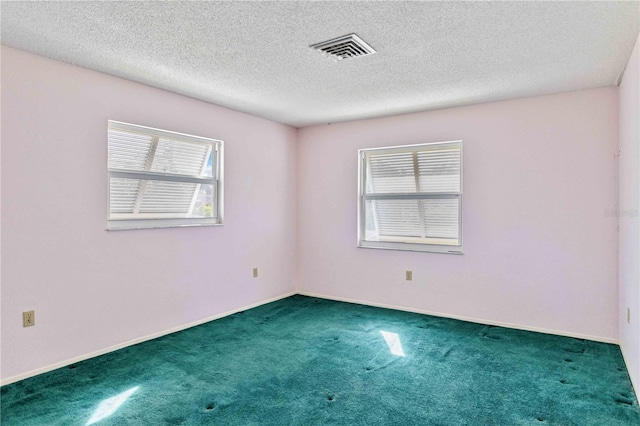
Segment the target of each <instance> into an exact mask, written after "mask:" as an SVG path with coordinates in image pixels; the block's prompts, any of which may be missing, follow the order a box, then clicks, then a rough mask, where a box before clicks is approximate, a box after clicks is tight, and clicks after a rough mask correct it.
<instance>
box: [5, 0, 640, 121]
mask: <svg viewBox="0 0 640 426" xmlns="http://www.w3.org/2000/svg"><path fill="white" fill-rule="evenodd" d="M638 22H639V6H638V2H637V1H631V2H612V1H610V2H277V3H276V2H177V1H175V2H6V1H3V2H1V24H2V44H5V45H7V46H11V47H15V48H18V49H22V50H26V51H29V52H33V53H36V54H39V55H43V56H47V57H50V58H54V59H57V60H61V61H64V62H69V63H73V64H77V65H80V66H83V67H87V68H91V69H95V70H98V71H102V72H105V73H108V74H113V75H117V76H120V77H124V78H127V79H130V80H134V81H138V82H141V83H145V84H148V85H151V86H156V87H160V88H163V89H167V90H170V91H174V92H178V93H181V94H184V95H188V96H192V97H194V98H198V99H202V100H205V101H209V102H212V103H215V104H218V105H223V106H226V107H229V108H233V109H237V110H240V111H245V112H248V113H251V114H254V115H257V116H261V117H265V118H269V119H272V120H275V121H279V122H282V123H287V124H291V125H293V126H296V127H302V126H306V125H311V124H317V123H327V122H336V121H344V120H351V119H358V118H365V117H375V116H382V115H391V114H399V113H405V112H412V111H420V110H427V109H434V108H443V107H448V106H455V105H464V104H471V103H478V102H486V101H493V100H499V99H509V98H518V97H526V96H535V95H541V94H548V93H557V92H563V91H569V90H577V89H586V88H593V87H600V86H610V85H615V84H616V83H617V79H618V77H619V75H620V73H621V72H622V70H623V69H624V66H625V64H626V62H627V60H628V58H629V55H630V54H631V50H632V48H633V44H634V42H635V40H636V38H637V36H638V31H639V24H638ZM349 33H356V34H358V36H360V37H361V38H362V39H364V41H366V42H367V43H369V44H370V45H371V46H372V47H373V48H374V49H376V50H377V52H378V53H376V54H374V55H370V56H366V57H362V58H353V59H346V60H343V61H339V62H334V61H333V60H331V59H329V58H327V57H325V56H322V55H321V54H319V53H318V52H316V51H314V50H312V49H310V48H309V47H308V46H309V45H310V44H313V43H317V42H320V41H324V40H327V39H331V38H334V37H338V36H342V35H345V34H349Z"/></svg>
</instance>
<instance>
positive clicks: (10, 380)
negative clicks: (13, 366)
mask: <svg viewBox="0 0 640 426" xmlns="http://www.w3.org/2000/svg"><path fill="white" fill-rule="evenodd" d="M295 294H296V292H295V291H292V292H289V293H284V294H281V295H279V296H276V297H272V298H270V299H267V300H262V301H260V302H256V303H252V304H250V305H246V306H243V307H241V308H237V309H233V310H231V311H227V312H223V313H221V314H217V315H213V316H210V317H208V318H203V319H201V320H198V321H194V322H191V323H188V324H184V325H180V326H178V327H173V328H170V329H168V330H164V331H160V332H158V333H153V334H149V335H147V336H144V337H139V338H137V339H133V340H129V341H127V342H124V343H119V344H117V345H113V346H109V347H108V348H104V349H100V350H97V351H94V352H91V353H88V354H84V355H80V356H77V357H75V358H71V359H67V360H65V361H60V362H57V363H55V364H51V365H48V366H46V367H42V368H37V369H35V370H31V371H27V372H26V373H21V374H17V375H15V376H11V377H7V378H6V379H3V380H1V381H0V386H4V385H8V384H10V383H14V382H19V381H20V380H24V379H28V378H29V377H33V376H37V375H38V374H42V373H47V372H49V371H52V370H55V369H57V368H61V367H65V366H67V365H70V364H75V363H76V362H80V361H85V360H87V359H90V358H94V357H97V356H100V355H104V354H107V353H109V352H113V351H117V350H118V349H123V348H126V347H127V346H133V345H137V344H138V343H142V342H146V341H148V340H153V339H157V338H158V337H162V336H166V335H167V334H172V333H176V332H178V331H182V330H186V329H188V328H191V327H196V326H198V325H202V324H204V323H207V322H209V321H213V320H217V319H220V318H223V317H226V316H229V315H233V314H235V313H237V312H240V311H246V310H247V309H252V308H257V307H258V306H262V305H266V304H267V303H271V302H275V301H276V300H280V299H285V298H287V297H290V296H293V295H295Z"/></svg>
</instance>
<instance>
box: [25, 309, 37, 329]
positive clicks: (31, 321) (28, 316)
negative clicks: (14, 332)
mask: <svg viewBox="0 0 640 426" xmlns="http://www.w3.org/2000/svg"><path fill="white" fill-rule="evenodd" d="M32 325H36V311H26V312H23V313H22V326H23V327H31V326H32Z"/></svg>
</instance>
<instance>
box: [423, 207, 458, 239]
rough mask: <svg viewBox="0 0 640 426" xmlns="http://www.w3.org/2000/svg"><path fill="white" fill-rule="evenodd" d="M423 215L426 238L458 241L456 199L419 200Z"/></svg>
mask: <svg viewBox="0 0 640 426" xmlns="http://www.w3.org/2000/svg"><path fill="white" fill-rule="evenodd" d="M420 203H421V204H422V210H423V213H424V228H425V236H426V237H427V238H444V239H455V240H456V241H457V240H458V231H459V229H458V222H459V221H458V215H459V213H460V209H459V207H460V200H459V199H458V198H445V199H433V198H431V199H425V200H420Z"/></svg>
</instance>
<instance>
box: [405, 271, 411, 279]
mask: <svg viewBox="0 0 640 426" xmlns="http://www.w3.org/2000/svg"><path fill="white" fill-rule="evenodd" d="M404 279H405V280H407V281H411V280H413V271H406V272H405V273H404Z"/></svg>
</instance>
